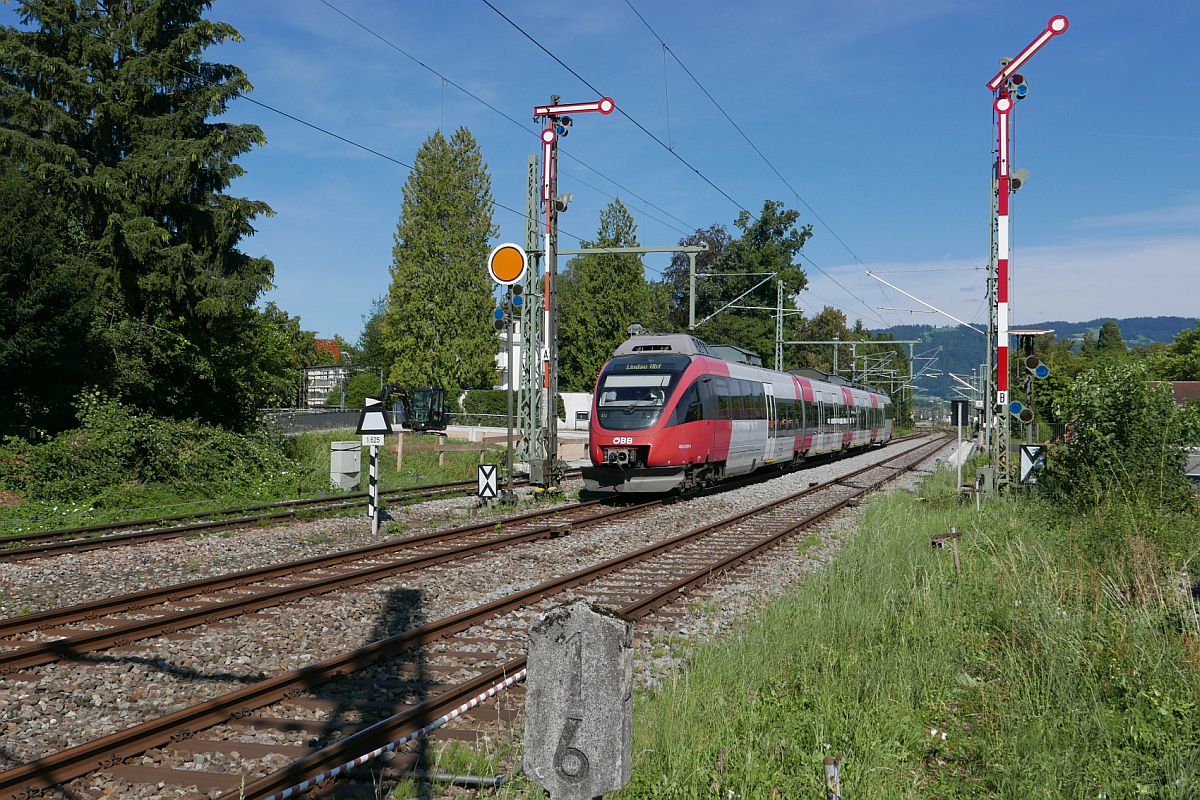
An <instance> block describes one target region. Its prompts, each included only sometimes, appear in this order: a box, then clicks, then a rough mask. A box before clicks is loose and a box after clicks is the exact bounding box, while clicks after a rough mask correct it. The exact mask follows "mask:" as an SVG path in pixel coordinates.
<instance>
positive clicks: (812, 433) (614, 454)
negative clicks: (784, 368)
mask: <svg viewBox="0 0 1200 800" xmlns="http://www.w3.org/2000/svg"><path fill="white" fill-rule="evenodd" d="M721 349H724V348H721ZM717 351H718V349H717V348H710V347H709V346H708V345H706V344H705V343H704V342H702V341H700V340H699V339H696V338H694V337H692V336H688V335H685V334H657V335H646V336H634V337H632V338H630V339H629V340H627V341H626V342H625V343H624V344H622V345H621V346H620V347H618V348H617V352H616V354H615V355H614V357H613V359H612V360H611V361H609V362H608V363H607V364H606V365H605V366H604V369H603V371H601V373H600V377H599V379H598V380H597V381H596V394H595V398H594V400H593V401H592V415H591V424H590V427H589V434H590V435H589V449H590V456H591V461H592V466H591V467H587V468H584V470H583V481H584V490H585V491H588V492H593V493H612V492H620V493H635V492H651V493H658V492H669V491H673V490H676V489H691V488H695V487H699V486H705V485H710V484H714V483H717V482H719V481H722V480H725V479H726V478H730V477H733V476H735V475H744V474H746V473H750V472H754V471H755V470H757V469H760V468H763V467H770V466H774V467H777V468H784V467H788V466H794V465H797V464H799V463H800V462H801V461H802V460H803V459H805V458H807V457H809V456H814V455H819V454H823V453H834V452H840V451H846V450H852V449H855V448H865V447H868V446H870V445H879V444H883V443H884V442H887V441H888V440H889V439H891V438H892V430H893V427H894V420H893V417H894V414H893V406H892V401H891V400H890V399H889V398H888V396H887V395H885V394H882V393H881V392H878V391H876V390H875V389H873V388H871V387H869V386H859V385H854V384H850V383H846V382H845V381H842V380H841V379H839V378H830V379H829V380H826V381H823V380H818V379H816V378H811V377H805V376H803V375H793V374H791V373H787V372H776V371H774V370H770V369H764V368H762V367H759V366H753V365H751V364H748V363H742V362H738V361H730V360H726V359H724V358H721V357H719V356H718V355H717Z"/></svg>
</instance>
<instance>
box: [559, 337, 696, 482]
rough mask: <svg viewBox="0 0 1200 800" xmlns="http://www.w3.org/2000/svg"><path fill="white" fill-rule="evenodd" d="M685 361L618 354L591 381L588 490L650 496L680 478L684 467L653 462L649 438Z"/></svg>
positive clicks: (666, 413)
mask: <svg viewBox="0 0 1200 800" xmlns="http://www.w3.org/2000/svg"><path fill="white" fill-rule="evenodd" d="M689 363H690V359H689V358H688V357H687V356H682V355H665V354H664V355H661V356H618V357H617V358H614V359H613V360H612V361H610V362H609V363H608V364H607V365H605V368H604V371H603V372H602V373H601V374H600V379H599V380H598V381H597V382H596V394H595V400H594V401H593V407H592V419H591V425H590V426H589V436H588V442H589V448H590V453H589V455H590V457H591V461H592V466H591V467H585V468H584V469H583V488H584V491H585V492H588V493H591V494H656V493H666V492H670V491H673V490H675V489H677V488H679V486H680V485H681V484H682V483H683V482H684V480H685V478H686V475H685V467H684V466H683V465H680V464H676V465H659V464H656V463H655V442H656V439H657V438H658V435H659V431H660V429H661V428H662V427H663V425H664V424H665V422H666V420H668V419H669V417H670V413H671V409H672V407H673V405H674V403H673V402H672V401H673V399H674V398H673V394H674V392H675V389H676V388H677V387H678V384H679V381H680V377H681V376H682V375H683V372H684V370H685V369H687V367H688V364H689Z"/></svg>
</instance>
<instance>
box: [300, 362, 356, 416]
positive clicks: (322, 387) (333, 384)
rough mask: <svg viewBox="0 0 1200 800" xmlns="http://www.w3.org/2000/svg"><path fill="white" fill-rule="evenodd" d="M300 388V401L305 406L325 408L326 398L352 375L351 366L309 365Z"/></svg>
mask: <svg viewBox="0 0 1200 800" xmlns="http://www.w3.org/2000/svg"><path fill="white" fill-rule="evenodd" d="M301 372H303V373H304V384H303V386H302V387H301V389H300V392H301V397H300V402H301V404H302V405H303V406H304V407H305V408H324V406H325V398H326V397H328V396H329V393H330V392H331V391H335V390H336V389H337V388H338V387H340V386H341V385H342V384H343V383H345V382H346V380H347V379H348V378H349V377H350V368H349V367H334V366H327V367H308V368H307V369H304V370H301Z"/></svg>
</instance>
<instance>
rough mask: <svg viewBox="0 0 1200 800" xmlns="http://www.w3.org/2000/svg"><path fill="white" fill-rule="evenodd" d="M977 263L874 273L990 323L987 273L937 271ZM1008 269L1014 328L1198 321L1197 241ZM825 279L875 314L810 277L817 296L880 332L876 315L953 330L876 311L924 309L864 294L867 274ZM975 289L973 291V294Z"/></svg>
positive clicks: (1092, 247)
mask: <svg viewBox="0 0 1200 800" xmlns="http://www.w3.org/2000/svg"><path fill="white" fill-rule="evenodd" d="M979 260H981V259H979ZM979 260H959V261H944V260H938V261H928V262H894V263H887V264H874V265H872V271H873V272H877V273H879V274H880V276H881V277H883V278H886V279H887V280H888V281H890V282H892V283H894V284H896V285H897V286H899V287H900V288H901V289H904V290H905V291H907V292H909V293H911V294H913V295H916V296H917V297H920V298H921V299H922V300H924V301H925V302H927V303H931V304H933V305H935V306H937V307H939V308H941V309H943V310H944V311H947V312H949V313H950V314H953V315H955V316H957V317H960V318H962V319H966V320H968V321H970V322H976V323H978V322H984V323H986V321H987V318H986V315H985V311H986V307H985V306H984V305H983V304H982V299H983V293H984V273H983V272H982V271H973V272H967V271H963V272H945V271H940V270H945V269H947V268H961V269H964V270H966V269H969V268H971V267H974V266H977V265H978V263H979ZM1011 265H1012V292H1011V295H1010V309H1011V315H1010V317H1011V320H1012V321H1013V322H1014V323H1029V322H1039V321H1043V320H1052V319H1065V320H1071V321H1075V320H1087V319H1094V318H1097V317H1106V316H1111V317H1133V316H1159V315H1177V316H1200V235H1194V236H1188V235H1181V236H1167V237H1114V238H1108V239H1097V238H1088V239H1080V240H1076V241H1070V242H1061V243H1057V244H1052V245H1041V246H1036V247H1022V248H1019V249H1018V250H1016V251H1014V253H1013V258H1012V261H1011ZM915 270H929V271H928V272H923V271H922V272H918V271H915ZM826 271H827V272H830V273H832V274H833V275H834V277H836V278H837V279H838V281H839V282H840V283H842V284H843V285H845V286H847V287H848V288H850V289H851V290H852V291H854V292H855V293H856V294H857V296H858V298H861V300H865V301H866V304H867V305H869V306H870V309H867V308H865V307H864V304H863V302H862V301H861V300H859V299H856V298H855V297H851V296H848V295H847V293H846V292H844V291H843V290H842V289H839V288H838V287H837V286H836V285H835V284H834V283H833V282H832V281H830V280H829V279H828V278H826V277H825V276H823V275H821V274H819V273H816V272H815V271H814V272H811V273H810V274H809V282H810V285H811V287H812V290H813V293H814V294H816V295H820V296H821V297H824V298H827V299H828V300H829V301H832V302H835V303H837V304H838V305H839V306H841V307H842V308H845V309H846V310H847V313H848V314H849V315H850V316H851V318H855V317H862V318H863V319H864V320H865V321H867V323H868V324H869V325H872V326H876V325H878V319H877V318H876V316H875V315H879V316H882V317H883V318H884V319H886V320H888V323H889V324H896V323H897V322H903V323H905V324H930V323H932V322H933V321H934V320H935V319H936V320H938V323H937V324H943V323H944V324H951V323H950V322H949V321H948V320H946V319H945V318H943V317H936V316H934V315H930V314H924V313H921V314H911V315H910V314H905V313H902V312H901V313H897V312H893V311H879V310H877V309H878V307H879V306H892V307H896V308H903V309H921V308H923V306H921V305H919V304H918V303H915V302H913V301H912V300H909V299H908V298H906V297H904V296H903V295H901V294H900V293H898V292H896V291H893V290H892V289H889V288H887V287H886V286H882V285H880V288H881V289H882V295H883V296H882V297H881V294H880V291H877V290H876V289H874V288H872V289H870V291H863V290H859V289H858V288H857V287H858V285H859V283H858V281H859V277H861V276H862V275H863V272H864V270H863V269H862V267H861V266H858V265H847V266H842V267H836V268H834V269H829V268H826ZM967 276H970V277H967ZM964 278H966V280H964ZM866 280H869V279H866ZM972 285H974V286H975V287H976V289H975V291H973V292H972V291H971V286H972ZM806 296H807V297H806ZM801 297H802V300H807V301H808V302H807V303H806V304H808V305H812V302H811V298H812V295H811V294H809V293H808V292H806V293H805V294H804V295H802V296H801ZM883 297H886V299H887V302H884V301H883Z"/></svg>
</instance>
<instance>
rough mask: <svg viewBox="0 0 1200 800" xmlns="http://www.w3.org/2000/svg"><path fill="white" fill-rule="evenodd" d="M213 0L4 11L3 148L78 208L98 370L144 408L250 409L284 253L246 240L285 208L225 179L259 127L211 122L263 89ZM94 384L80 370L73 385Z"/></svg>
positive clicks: (0, 42)
mask: <svg viewBox="0 0 1200 800" xmlns="http://www.w3.org/2000/svg"><path fill="white" fill-rule="evenodd" d="M210 5H211V2H210V0H121V1H120V2H115V1H112V0H36V2H35V0H25V1H24V2H19V3H17V12H18V14H19V15H20V18H21V21H22V24H23V26H24V27H21V28H13V27H7V26H4V27H0V82H2V83H3V84H4V86H5V89H6V91H4V92H3V93H0V120H2V121H3V122H2V124H0V158H3V159H5V160H6V161H7V162H8V164H9V165H11V166H12V167H13V168H15V169H17V170H19V171H20V172H21V173H22V174H23V175H24V176H25V177H26V178H27V179H29V180H32V181H35V182H37V184H38V186H39V188H40V189H41V191H43V192H44V193H45V196H47V197H54V198H56V200H57V202H60V203H62V204H63V206H64V207H65V213H66V215H67V216H68V218H69V225H70V228H71V230H72V231H73V238H74V240H75V241H76V242H77V243H79V244H77V246H76V247H75V249H76V250H77V251H79V252H80V253H82V254H83V255H85V256H86V258H87V259H89V261H90V263H91V265H92V266H93V267H94V275H93V276H91V280H93V281H94V288H93V296H94V304H95V310H94V312H93V313H92V318H91V321H90V322H91V325H90V330H91V334H90V337H89V340H88V341H87V342H81V343H80V345H79V346H80V347H81V348H88V349H90V351H91V354H92V355H93V356H94V359H95V360H94V362H93V363H94V365H95V366H96V367H97V369H98V371H99V376H98V377H97V381H96V383H97V384H98V385H99V386H100V388H102V389H105V390H107V391H108V392H110V393H111V394H114V395H116V396H117V397H119V398H121V399H123V400H126V401H128V402H131V403H134V404H137V405H139V406H141V407H143V408H147V409H150V410H152V411H156V412H159V413H165V414H169V415H175V416H188V417H190V416H195V417H199V418H202V419H207V420H210V421H214V422H224V423H230V424H245V423H247V422H248V421H249V420H250V419H253V417H254V404H253V403H254V392H253V386H254V384H255V382H256V380H257V378H258V377H260V376H259V375H258V374H257V373H256V372H255V369H254V368H253V366H252V365H253V364H254V363H255V360H254V359H252V358H251V359H248V358H247V353H248V351H252V350H254V349H256V348H257V347H258V346H259V344H260V343H259V342H258V341H257V339H256V337H258V336H259V335H260V334H261V330H262V327H261V326H260V325H259V324H258V320H257V318H256V316H255V314H254V308H253V304H254V302H255V300H256V299H257V298H258V296H259V294H260V293H261V292H262V291H263V290H264V289H266V288H268V287H269V286H270V283H271V277H272V272H273V267H272V265H271V262H270V261H268V260H266V259H262V258H250V257H248V256H247V255H245V254H244V253H242V252H240V251H239V250H238V248H237V246H238V242H239V240H240V239H241V238H242V237H243V236H246V235H248V234H250V233H252V231H253V228H252V227H251V224H250V223H251V221H252V220H253V219H254V217H255V216H257V215H259V214H268V213H270V209H269V208H268V207H267V206H266V205H265V204H264V203H261V202H255V201H252V200H247V199H243V198H238V197H231V196H229V195H227V194H225V193H224V191H225V189H226V188H227V187H228V186H229V184H230V182H231V181H232V180H234V179H235V178H236V177H238V176H239V175H241V174H242V169H241V168H240V167H239V166H237V165H236V164H235V163H234V159H235V158H236V157H237V156H239V155H241V154H242V153H244V152H246V151H247V150H249V149H250V148H251V147H253V146H255V145H261V144H263V142H264V137H263V134H262V131H261V130H260V129H259V128H258V127H257V126H254V125H231V124H224V123H214V122H209V121H208V120H209V117H210V116H213V115H219V114H221V113H222V112H223V111H224V110H225V108H226V105H227V104H228V103H229V101H230V100H231V99H232V98H234V97H235V96H236V95H237V94H238V93H240V92H244V91H248V90H249V89H250V84H249V81H248V80H247V78H246V76H245V74H244V73H243V72H242V71H241V70H240V69H238V68H237V67H235V66H231V65H226V64H214V63H208V62H205V61H203V60H202V58H201V56H202V53H203V51H204V50H205V49H206V48H208V47H210V46H212V45H215V44H219V43H221V42H223V41H226V40H229V39H235V40H236V39H237V38H238V33H237V31H236V30H234V29H233V28H232V27H231V26H229V25H226V24H223V23H218V22H213V21H211V20H207V19H204V18H203V17H202V14H203V12H204V11H205V10H206V9H207V8H208V7H209V6H210ZM80 388H82V387H78V386H76V387H71V386H64V387H62V391H63V392H64V393H65V394H67V395H72V394H74V393H75V392H76V391H78V389H80Z"/></svg>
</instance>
